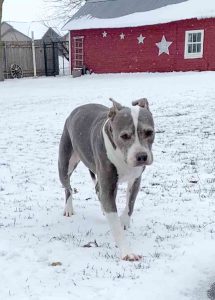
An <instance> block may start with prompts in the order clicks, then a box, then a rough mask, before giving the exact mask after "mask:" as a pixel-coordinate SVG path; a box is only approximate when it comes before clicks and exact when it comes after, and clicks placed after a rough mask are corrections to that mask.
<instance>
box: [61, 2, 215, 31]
mask: <svg viewBox="0 0 215 300" xmlns="http://www.w3.org/2000/svg"><path fill="white" fill-rule="evenodd" d="M208 17H215V0H204V3H202V0H88V1H87V2H86V4H85V5H83V6H82V7H81V8H80V9H79V11H78V12H77V13H76V14H75V15H74V16H73V17H72V18H71V19H70V20H69V21H68V22H67V23H66V24H65V25H64V27H63V29H64V30H72V29H73V30H75V29H89V28H120V27H135V26H141V25H152V24H160V23H168V22H171V21H176V20H183V19H190V18H208Z"/></svg>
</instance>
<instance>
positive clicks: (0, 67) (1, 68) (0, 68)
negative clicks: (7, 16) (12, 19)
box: [0, 0, 4, 81]
mask: <svg viewBox="0 0 215 300" xmlns="http://www.w3.org/2000/svg"><path fill="white" fill-rule="evenodd" d="M3 2H4V0H0V81H3V80H4V64H3V47H4V45H3V43H2V42H1V20H2V7H3Z"/></svg>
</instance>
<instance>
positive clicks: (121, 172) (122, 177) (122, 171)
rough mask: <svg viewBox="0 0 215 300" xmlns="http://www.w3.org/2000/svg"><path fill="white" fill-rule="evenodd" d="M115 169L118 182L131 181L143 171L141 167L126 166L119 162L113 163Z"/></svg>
mask: <svg viewBox="0 0 215 300" xmlns="http://www.w3.org/2000/svg"><path fill="white" fill-rule="evenodd" d="M114 165H115V167H116V169H117V174H118V182H119V183H122V182H132V181H134V180H135V179H136V178H138V177H140V175H141V174H142V172H143V168H142V167H135V168H132V167H128V166H127V165H126V164H125V163H123V164H120V163H118V164H117V163H115V164H114Z"/></svg>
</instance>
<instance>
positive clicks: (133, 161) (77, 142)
mask: <svg viewBox="0 0 215 300" xmlns="http://www.w3.org/2000/svg"><path fill="white" fill-rule="evenodd" d="M110 100H111V101H112V103H113V106H112V107H111V108H110V109H109V108H108V107H106V106H103V105H100V104H86V105H83V106H80V107H77V108H76V109H75V110H74V111H73V112H72V113H71V114H70V116H69V117H68V118H67V120H66V122H65V125H64V130H63V134H62V137H61V141H60V149H59V161H58V168H59V177H60V181H61V183H62V185H63V187H64V188H65V196H66V204H65V210H64V215H65V216H67V217H69V216H71V215H72V214H73V205H72V188H71V186H70V176H71V174H72V173H73V171H74V170H75V168H76V167H77V165H78V163H79V162H80V161H82V162H83V163H84V164H85V166H86V167H87V168H88V169H89V171H90V174H91V177H92V179H93V181H94V183H95V189H96V193H97V195H98V198H99V200H100V203H101V206H102V209H103V211H104V213H105V215H106V217H107V220H108V223H109V225H110V229H111V232H112V234H113V237H114V240H115V242H116V245H117V246H118V248H119V250H120V254H121V258H122V259H124V260H129V261H137V260H140V259H141V256H140V255H136V254H135V253H133V252H132V250H131V249H130V247H129V245H128V243H127V241H126V239H125V234H124V230H123V229H126V228H127V227H128V226H129V223H130V217H131V215H132V212H133V208H134V203H135V200H136V197H137V194H138V191H139V187H140V181H141V175H142V173H143V171H144V170H145V168H146V166H147V165H150V164H152V161H153V155H152V144H153V141H154V135H155V133H154V122H153V117H152V114H151V112H150V110H149V106H148V101H147V100H146V99H140V100H137V101H133V102H132V105H133V107H132V108H128V107H124V106H122V105H121V104H119V103H117V102H116V101H114V100H113V99H110ZM121 182H127V195H126V207H125V210H124V212H123V214H122V216H121V217H120V218H119V216H118V214H117V206H116V194H117V187H118V185H119V183H121Z"/></svg>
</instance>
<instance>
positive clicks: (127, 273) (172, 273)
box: [0, 72, 215, 300]
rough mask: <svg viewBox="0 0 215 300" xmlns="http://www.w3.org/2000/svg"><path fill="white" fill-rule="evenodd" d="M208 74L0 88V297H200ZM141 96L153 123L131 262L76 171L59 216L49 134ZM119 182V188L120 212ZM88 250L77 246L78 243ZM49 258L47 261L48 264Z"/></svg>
mask: <svg viewBox="0 0 215 300" xmlns="http://www.w3.org/2000/svg"><path fill="white" fill-rule="evenodd" d="M214 81H215V73H214V72H202V73H199V72H193V73H192V72H191V73H169V74H165V73H163V74H156V73H155V74H114V75H113V74H106V75H94V74H92V75H86V76H83V77H80V78H75V79H73V78H71V77H70V76H64V77H56V78H50V77H49V78H36V79H20V80H6V81H5V82H1V83H0V95H1V97H0V107H1V118H0V174H1V175H0V241H1V242H0V265H1V281H0V298H1V299H4V300H7V299H14V300H20V299H22V300H27V299H33V300H50V299H52V300H59V299H64V300H67V299H68V300H69V299H75V300H76V299H87V300H91V299H97V298H98V299H102V300H103V299H104V300H105V299H106V300H107V299H108V300H109V299H111V300H118V299H124V300H130V299H136V300H142V299H146V300H157V299H159V300H167V299H171V300H206V299H207V290H208V289H209V287H210V285H211V284H212V283H213V282H214V281H215V260H214V249H215V229H214V224H215V221H214V218H215V201H214V196H215V188H214V183H215V175H214V174H215V117H214V111H215V86H214ZM109 97H113V98H115V99H116V100H118V101H119V102H121V103H123V104H126V105H130V103H131V101H132V100H134V99H138V98H140V97H147V98H148V100H149V103H150V109H151V111H152V113H153V115H154V120H155V125H156V139H155V144H154V147H153V152H154V163H153V165H152V166H150V167H148V168H147V170H146V172H145V173H144V176H143V180H142V184H141V190H140V193H139V195H138V199H137V202H136V206H135V211H134V214H133V217H132V222H131V228H130V229H129V230H128V231H127V232H126V235H127V238H128V240H129V242H130V244H131V245H132V247H133V249H134V250H135V251H136V253H138V254H142V255H143V256H144V258H143V260H142V261H141V262H133V263H132V262H124V261H121V260H120V259H119V258H118V250H117V248H115V247H114V245H113V240H112V237H111V235H110V231H109V228H108V224H107V221H106V220H105V218H104V216H103V214H102V212H101V208H100V205H99V202H98V200H97V198H96V194H95V192H94V187H93V183H92V182H91V178H90V176H89V174H88V171H87V169H86V168H85V167H84V166H83V165H81V164H80V165H79V166H78V168H77V170H76V171H75V172H74V176H73V178H72V185H73V187H75V188H76V189H77V191H78V192H77V193H76V194H75V195H74V198H75V199H74V209H75V212H76V214H75V215H74V216H73V217H72V218H66V217H63V209H64V193H63V189H62V188H61V186H60V183H59V180H58V173H57V156H58V145H59V139H60V136H61V133H62V129H63V124H64V121H65V119H66V117H67V116H68V114H69V113H70V112H71V111H72V110H73V109H74V108H75V107H77V106H78V105H81V104H85V103H89V102H96V103H102V104H106V105H108V106H110V101H109V100H108V98H109ZM124 205H125V186H124V185H122V186H120V187H119V193H118V206H119V210H120V212H122V209H123V207H124ZM94 240H96V242H97V244H98V247H96V244H95V243H91V245H92V246H95V247H91V248H88V247H83V245H86V244H88V243H90V242H94ZM57 262H59V263H61V265H60V264H59V265H58V266H52V263H57Z"/></svg>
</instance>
